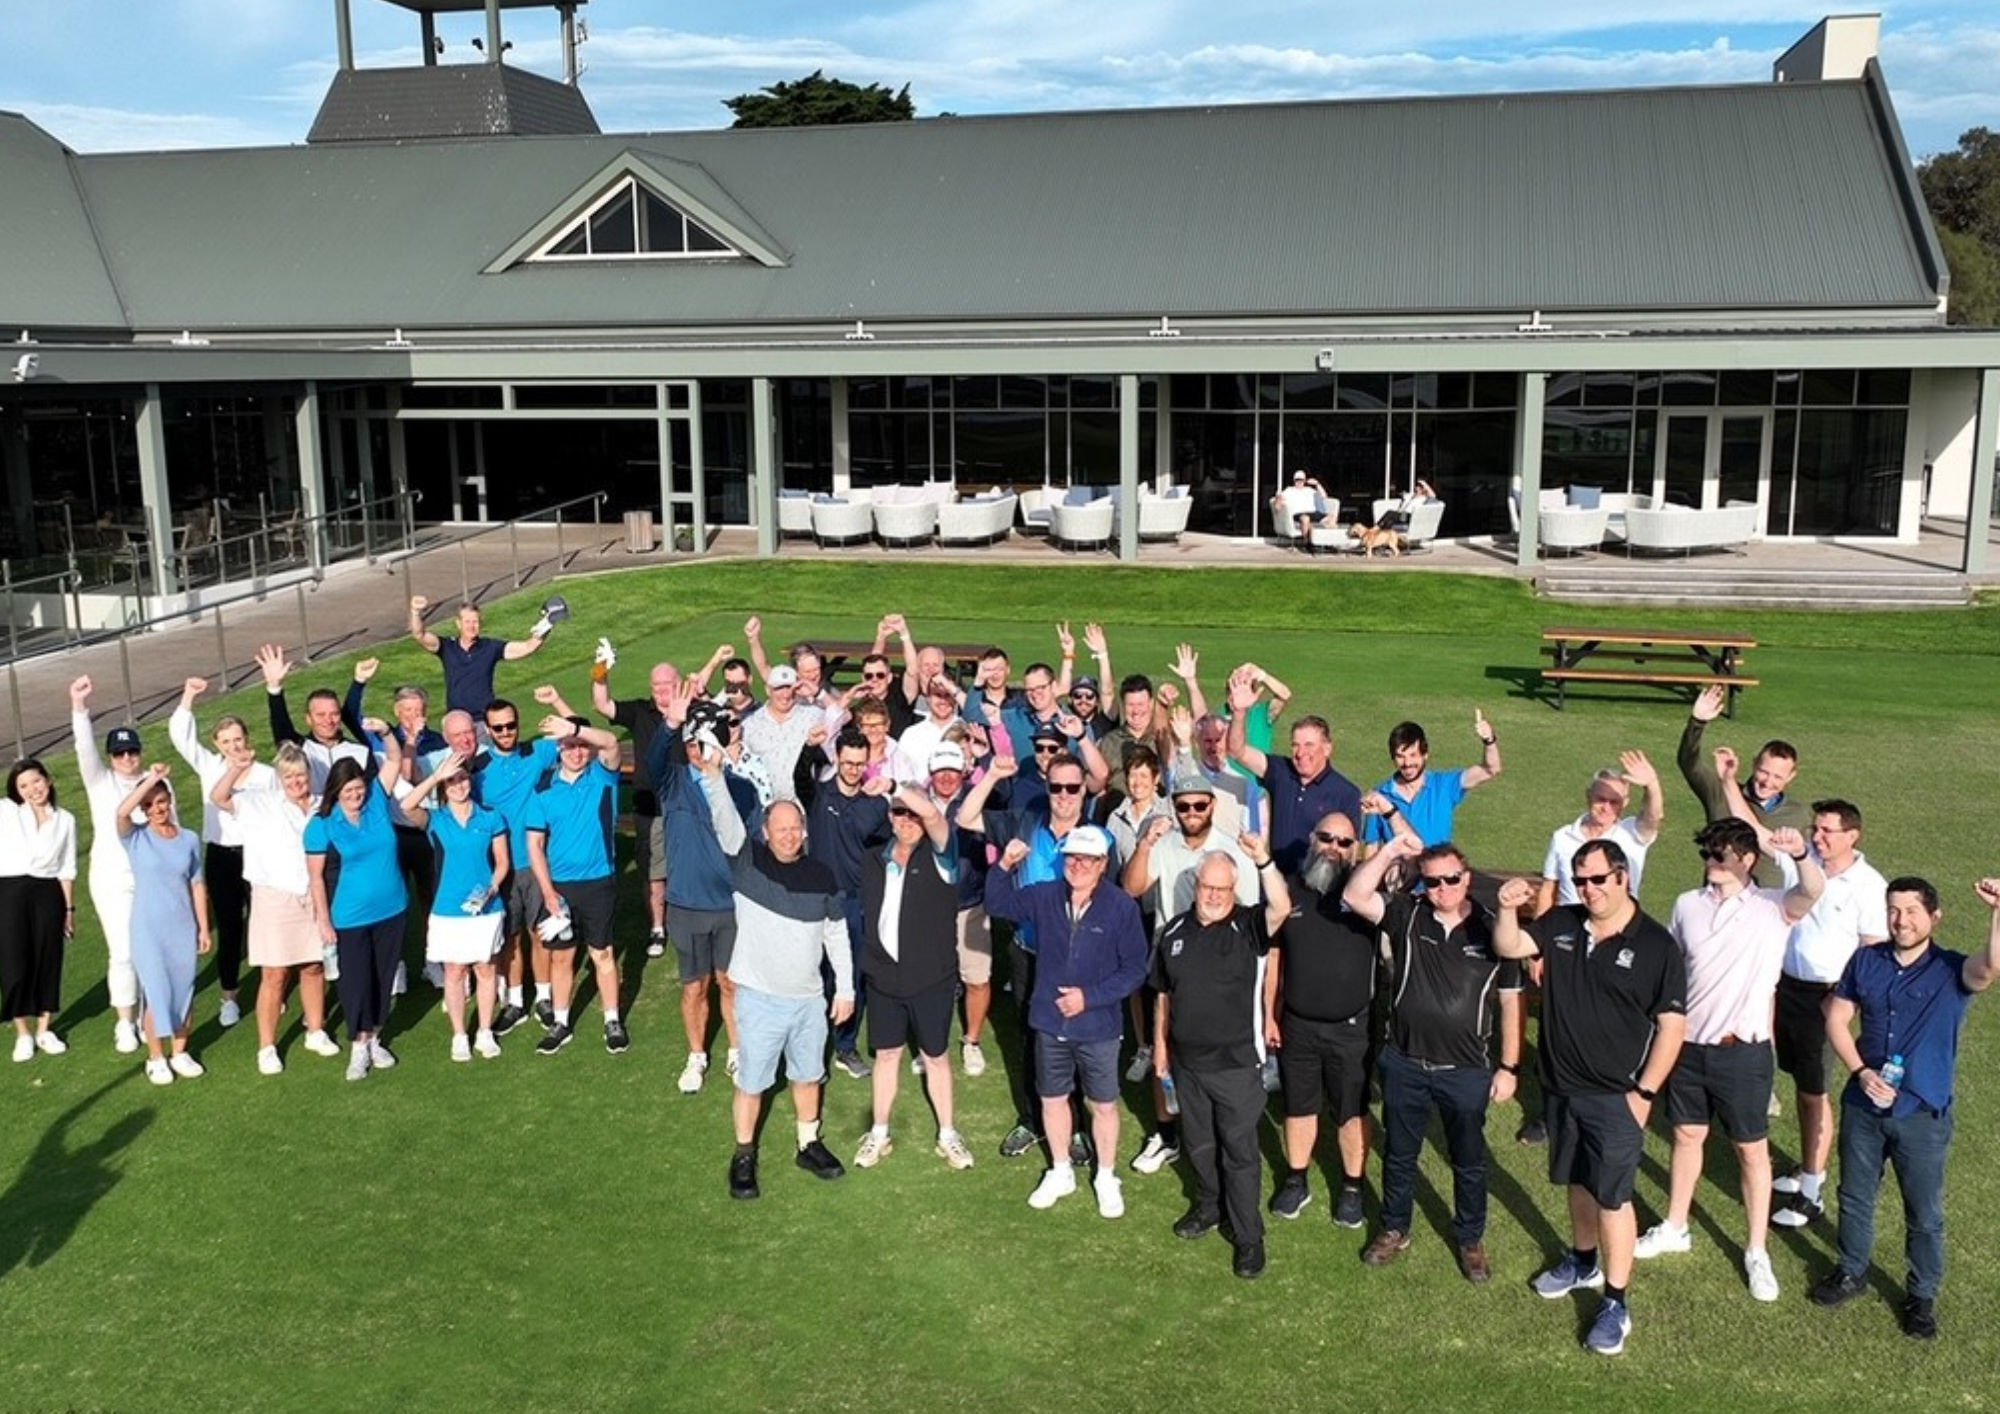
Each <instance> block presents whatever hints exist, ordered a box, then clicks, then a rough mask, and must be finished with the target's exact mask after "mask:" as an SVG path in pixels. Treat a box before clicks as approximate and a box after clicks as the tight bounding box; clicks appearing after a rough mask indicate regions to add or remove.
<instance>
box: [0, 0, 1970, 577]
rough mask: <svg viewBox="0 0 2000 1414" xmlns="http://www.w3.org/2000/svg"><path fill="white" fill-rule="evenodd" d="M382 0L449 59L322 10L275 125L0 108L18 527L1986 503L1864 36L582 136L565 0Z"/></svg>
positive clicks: (770, 539)
mask: <svg viewBox="0 0 2000 1414" xmlns="http://www.w3.org/2000/svg"><path fill="white" fill-rule="evenodd" d="M388 3H396V4H399V5H401V6H402V7H403V8H405V9H408V10H410V11H412V12H413V15H414V17H415V19H416V20H417V21H418V22H419V23H420V24H421V26H422V27H423V33H424V36H425V39H426V41H427V42H426V43H425V45H424V54H425V57H426V59H427V60H431V61H433V62H427V63H425V64H423V65H421V66H416V67H410V68H396V69H366V68H361V67H358V66H356V65H355V63H354V60H353V55H352V44H351V41H350V40H349V38H348V34H347V24H346V5H345V0H342V3H341V4H339V5H338V6H337V10H338V12H339V17H340V27H341V36H340V37H341V67H340V72H339V73H338V75H337V76H336V78H335V81H334V83H333V86H332V88H331V90H330V91H329V93H328V96H327V99H326V101H325V104H324V105H323V107H322V110H321V112H320V114H319V117H318V119H317V120H316V122H315V124H314V126H313V129H312V132H311V134H310V136H309V137H308V139H307V140H306V141H305V142H304V143H302V144H299V145H293V146H286V147H273V148H256V149H242V150H210V151H188V152H137V153H108V154H93V155H81V154H78V153H75V152H73V151H71V150H69V149H68V148H66V147H65V146H64V145H63V144H62V142H61V140H60V135H59V134H58V135H52V134H50V133H47V132H45V131H43V130H42V129H41V128H39V127H37V126H36V125H35V124H33V123H32V122H30V121H28V120H27V119H26V118H23V117H21V116H19V115H15V114H0V191H3V192H5V193H6V194H7V195H6V199H5V200H4V201H0V343H4V344H5V345H6V347H5V350H4V353H0V365H4V366H0V447H4V461H5V477H6V492H7V494H6V506H7V511H6V513H5V515H4V516H0V555H5V556H32V555H37V554H42V555H47V554H51V553H55V552H56V549H57V548H58V547H59V544H60V541H61V539H62V537H64V536H69V537H72V538H74V537H75V536H77V535H78V534H80V533H83V532H84V530H85V528H88V527H107V526H121V525H122V526H131V527H134V528H135V531H136V533H137V534H138V537H139V542H138V543H142V544H143V545H144V547H145V549H144V551H143V554H144V555H145V556H146V557H147V558H148V559H149V561H150V572H151V576H152V580H153V583H154V585H155V587H156V589H157V591H158V592H161V593H167V592H171V591H172V590H173V589H174V588H175V578H176V573H177V571H176V563H175V558H174V555H173V553H172V547H173V545H174V544H175V542H176V537H177V536H180V537H181V538H183V539H184V538H185V536H184V531H185V528H186V523H187V520H188V517H189V516H191V515H193V514H196V513H197V512H199V513H201V514H204V515H206V514H208V512H209V508H211V507H214V508H218V510H219V513H221V514H223V515H229V514H238V515H241V514H246V513H248V512H250V511H253V510H254V511H255V512H256V513H257V514H258V515H259V516H261V517H262V518H264V520H265V521H266V522H267V523H268V522H269V521H271V520H272V519H273V518H280V519H282V518H287V517H289V518H293V519H294V520H297V521H301V522H303V523H307V524H310V523H312V522H313V518H314V517H319V516H323V515H326V514H328V513H330V512H333V511H336V510H337V509H338V508H340V507H342V506H353V505H361V504H367V503H380V502H382V501H384V500H388V499H401V500H404V501H406V502H407V499H408V498H409V497H410V495H411V494H412V493H414V494H416V495H417V496H418V497H420V499H418V500H417V501H416V507H417V509H416V515H417V516H418V517H420V518H421V519H423V520H426V521H498V520H505V519H508V518H510V517H515V516H520V515H525V514H528V513H530V512H533V511H535V510H536V509H537V508H540V507H544V506H547V505H550V504H552V503H556V502H559V501H562V500H564V499H565V498H567V497H572V496H576V495H579V494H582V493H585V492H590V491H602V492H604V493H606V496H607V498H608V499H607V501H606V503H605V509H606V510H607V511H608V512H609V513H612V514H616V513H619V512H624V511H634V510H644V511H650V512H652V513H653V515H654V516H655V517H657V518H658V519H659V520H661V521H663V522H664V523H665V526H666V527H667V529H668V530H669V532H671V530H672V529H673V528H675V527H678V526H692V527H695V528H696V529H697V531H698V533H702V532H706V531H707V530H709V529H711V528H713V527H716V526H719V525H751V526H755V527H756V529H757V531H758V543H759V545H760V547H761V548H762V549H763V550H764V551H765V552H766V553H777V551H778V548H779V535H778V514H777V511H778V502H779V497H780V492H781V491H793V492H796V491H801V490H803V491H808V492H814V493H840V492H844V491H847V490H849V489H850V488H860V487H874V486H884V485H891V484H900V485H911V484H917V483H931V484H935V483H950V484H951V485H952V486H953V487H954V488H956V490H957V491H958V492H960V493H961V494H969V493H973V492H976V491H984V490H988V489H991V488H995V487H1005V488H1013V489H1025V488H1043V487H1047V488H1053V489H1055V490H1056V491H1061V490H1063V489H1065V488H1071V487H1077V486H1095V487H1112V486H1120V487H1122V488H1123V492H1122V494H1124V495H1125V496H1127V497H1130V496H1132V495H1134V494H1136V491H1137V489H1138V488H1140V487H1150V488H1154V489H1156V490H1159V491H1166V490H1168V489H1169V488H1173V487H1182V488H1185V491H1184V492H1182V493H1181V494H1185V495H1186V496H1188V497H1190V498H1191V499H1192V502H1193V504H1192V507H1191V519H1190V521H1189V527H1188V528H1189V529H1190V530H1191V531H1196V532H1209V533H1214V534H1220V535H1225V536H1241V537H1253V538H1254V537H1262V536H1265V535H1268V534H1270V533H1271V529H1272V527H1271V524H1270V521H1271V516H1272V511H1271V506H1270V501H1271V497H1272V496H1273V494H1274V493H1275V492H1276V491H1278V490H1279V489H1280V488H1281V487H1283V486H1284V485H1286V484H1288V483H1289V481H1290V478H1291V476H1292V474H1293V473H1294V472H1295V471H1298V470H1303V471H1306V472H1308V473H1310V474H1311V475H1312V476H1314V477H1316V478H1317V479H1318V480H1319V481H1320V482H1321V483H1322V484H1323V485H1324V486H1325V488H1326V490H1327V491H1328V493H1330V494H1332V495H1337V496H1338V497H1339V498H1340V500H1341V502H1342V504H1343V505H1344V506H1348V507H1365V506H1367V505H1368V504H1369V502H1370V501H1371V500H1373V499H1375V498H1378V497H1382V496H1389V495H1397V494H1401V493H1402V492H1403V491H1405V490H1406V489H1407V488H1409V487H1410V486H1411V485H1412V484H1413V483H1414V482H1415V481H1416V480H1418V479H1422V480H1425V481H1428V482H1429V483H1430V484H1431V485H1432V486H1433V487H1435V488H1436V490H1437V493H1438V495H1439V497H1440V498H1441V499H1442V500H1443V501H1444V502H1445V513H1444V519H1443V524H1442V528H1441V533H1442V535H1443V536H1445V537H1447V538H1457V537H1477V536H1490V535H1500V536H1505V535H1507V534H1509V533H1510V532H1511V531H1512V529H1513V527H1514V521H1515V519H1516V517H1515V515H1514V514H1511V513H1510V512H1511V511H1512V509H1513V508H1515V507H1519V506H1523V505H1525V506H1529V507H1533V506H1535V505H1537V504H1538V503H1539V502H1540V499H1541V495H1542V493H1543V491H1544V490H1545V489H1552V488H1564V489H1567V488H1598V489H1600V490H1605V491H1611V492H1614V493H1625V494H1630V495H1644V496H1651V497H1653V498H1654V499H1655V501H1656V502H1665V503H1673V504H1679V505H1685V506H1688V507H1708V508H1715V507H1722V506H1725V505H1727V504H1729V503H1732V502H1733V503H1739V504H1740V503H1746V502H1747V503H1751V504H1753V505H1754V506H1755V508H1756V509H1755V517H1756V524H1757V526H1758V534H1759V536H1760V538H1763V539H1768V540H1772V541H1783V540H1831V539H1842V540H1847V539H1871V540H1875V541H1884V542H1896V541H1902V542H1909V541H1913V540H1914V539H1915V538H1916V535H1917V531H1918V525H1919V522H1920V519H1921V518H1922V517H1924V516H1925V515H1932V516H1937V517H1943V518H1948V519H1959V518H1963V519H1964V520H1965V521H1966V522H1967V523H1968V524H1970V525H1973V526H1975V527H1983V526H1984V525H1985V524H1986V522H1987V519H1988V515H1989V512H1990V509H1991V495H1992V480H1993V476H1992V470H1993V466H1994V454H1995V432H1996V423H2000V333H1996V332H1993V331H1977V330H1964V329H1957V328H1947V327H1946V325H1945V318H1944V308H1945V298H1946V294H1947V287H1948V275H1947V272H1946V268H1945V264H1944V260H1943V257H1942V255H1941V254H1940V250H1939V245H1938V240H1937V237H1936V234H1935V232H1934V230H1933V228H1932V225H1931V222H1930V219H1929V217H1928V216H1927V214H1926V212H1925V208H1924V201H1923V197H1922V194H1921V192H1920V190H1919V188H1918V184H1917V179H1916V175H1915V172H1914V171H1913V168H1912V162H1911V158H1910V154H1909V153H1908V151H1907V150H1906V148H1905V144H1904V141H1903V137H1902V134H1901V130H1900V128H1899V126H1898V123H1897V120H1896V116H1895V112H1894V109H1893V107H1892V106H1891V103H1890V96H1889V92H1888V89H1887V87H1886V85H1885V83H1884V80H1883V76H1882V73H1881V70H1880V68H1879V66H1878V64H1877V62H1876V59H1875V52H1874V51H1875V38H1876V34H1877V21H1876V19H1875V17H1873V16H1848V17H1840V18H1835V19H1829V20H1826V21H1824V22H1823V23H1821V24H1820V25H1818V26H1816V27H1815V28H1814V29H1813V30H1812V32H1811V33H1810V34H1808V35H1807V36H1806V37H1805V38H1804V39H1802V40H1801V41H1800V42H1799V44H1798V45H1797V46H1795V47H1794V48H1793V49H1792V50H1791V51H1790V52H1788V53H1787V54H1786V55H1785V57H1784V58H1783V59H1781V60H1780V61H1779V63H1778V65H1777V66H1776V72H1775V74H1774V76H1773V81H1772V82H1769V83H1756V84H1744V85H1734V86H1711V87H1658V88H1633V89H1623V90H1617V91H1603V92H1564V93H1524V94H1490V95H1481V96H1474V97H1452V98H1424V99H1389V100H1367V101H1352V102H1345V101H1344V102H1324V103H1284V104H1270V105H1241V106H1223V107H1207V108H1181V109H1141V110H1131V111H1113V112H1088V113H1046V114H1024V115H1018V116H1005V117H980V118H957V117H940V118H929V119H922V120H918V121H914V122H906V123H887V124H875V125H865V126H853V127H826V128H799V129H768V130H727V131H724V130H716V131H698V132H678V133H622V134H607V133H602V132H600V131H598V129H597V124H596V121H595V119H594V117H593V115H592V114H591V111H590V108H589V105H588V103H587V101H586V99H585V97H584V94H583V92H582V91H581V89H580V88H579V87H578V86H577V85H576V83H575V82H574V81H564V80H557V79H553V78H548V77H544V76H541V75H538V74H534V73H531V72H528V71H526V70H523V69H519V68H516V67H514V66H512V65H509V64H506V63H503V62H501V60H502V57H503V55H504V50H505V44H504V42H503V41H502V38H501V20H502V18H503V12H507V11H514V10H518V9H525V8H544V9H546V8H554V9H555V10H557V11H558V13H559V15H560V19H561V23H562V25H563V29H564V34H565V40H566V45H565V48H566V51H567V52H568V53H569V54H570V55H571V56H572V59H571V61H570V62H568V63H566V67H567V68H569V69H571V70H572V71H573V70H574V67H575V65H574V63H573V47H572V46H571V45H570V44H569V43H568V40H569V38H570V36H571V33H572V31H573V27H574V20H575V10H576V5H577V3H580V0H567V3H558V4H554V5H553V6H551V5H550V4H549V0H540V3H539V5H534V4H531V0H388ZM481 9H483V10H485V11H486V23H487V32H488V36H489V38H488V39H487V41H486V44H485V57H484V58H483V59H482V61H481V62H479V63H476V64H446V63H441V62H435V61H436V59H437V55H436V53H435V50H434V47H433V45H432V44H430V43H429V42H428V41H429V39H430V38H431V37H432V34H433V26H434V15H435V14H436V13H437V12H441V11H451V10H481ZM1128 503H1129V502H1128ZM1510 503H1511V505H1510ZM1519 521H1520V527H1519V528H1520V539H1519V547H1520V548H1519V551H1518V554H1519V556H1520V560H1521V563H1522V564H1523V565H1528V564H1531V563H1533V562H1534V560H1535V558H1536V556H1537V545H1536V533H1535V517H1534V516H1533V515H1524V516H1520V517H1519ZM1985 542H1986V537H1985V536H1984V535H1983V534H1976V535H1971V536H1968V537H1967V543H1966V549H1965V561H1966V564H1965V567H1966V568H1967V569H1968V570H1976V569H1983V568H1985V565H1984V556H1985V554H1986V544H1985ZM666 543H668V544H671V543H672V537H671V534H669V536H668V537H667V542H666ZM1121 552H1122V553H1124V554H1127V555H1131V554H1134V553H1138V551H1137V549H1136V546H1135V545H1134V544H1133V542H1132V541H1131V540H1129V539H1128V540H1126V541H1125V542H1124V543H1123V545H1122V546H1121Z"/></svg>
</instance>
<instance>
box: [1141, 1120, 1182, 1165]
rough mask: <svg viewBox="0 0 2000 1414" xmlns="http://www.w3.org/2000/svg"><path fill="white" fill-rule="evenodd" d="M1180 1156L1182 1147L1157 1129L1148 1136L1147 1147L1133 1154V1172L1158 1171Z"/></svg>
mask: <svg viewBox="0 0 2000 1414" xmlns="http://www.w3.org/2000/svg"><path fill="white" fill-rule="evenodd" d="M1180 1156H1181V1151H1180V1149H1179V1148H1177V1147H1176V1146H1175V1145H1172V1144H1169V1143H1168V1142H1167V1140H1166V1136H1165V1135H1163V1134H1161V1133H1159V1131H1157V1130H1155V1131H1154V1132H1153V1133H1151V1134H1148V1135H1147V1136H1146V1147H1145V1148H1143V1149H1141V1150H1140V1151H1139V1152H1138V1153H1136V1154H1134V1155H1133V1156H1132V1172H1134V1173H1158V1172H1159V1171H1160V1170H1161V1169H1163V1168H1165V1167H1166V1166H1167V1165H1168V1164H1170V1163H1172V1162H1173V1161H1174V1160H1175V1159H1178V1158H1179V1157H1180Z"/></svg>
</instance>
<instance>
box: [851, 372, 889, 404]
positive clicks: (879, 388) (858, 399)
mask: <svg viewBox="0 0 2000 1414" xmlns="http://www.w3.org/2000/svg"><path fill="white" fill-rule="evenodd" d="M847 405H848V407H850V408H885V407H887V406H889V384H888V381H887V380H886V379H882V378H850V379H848V380H847Z"/></svg>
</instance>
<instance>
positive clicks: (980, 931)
mask: <svg viewBox="0 0 2000 1414" xmlns="http://www.w3.org/2000/svg"><path fill="white" fill-rule="evenodd" d="M958 980H959V981H961V982H963V983H964V984H965V985H966V986H968V987H984V986H986V985H987V984H989V983H990V982H992V980H993V923H992V920H990V919H989V918H987V916H986V910H985V909H984V908H983V907H981V906H980V905H978V904H976V903H975V904H974V905H972V907H970V908H961V909H960V910H959V911H958Z"/></svg>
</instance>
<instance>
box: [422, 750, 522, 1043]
mask: <svg viewBox="0 0 2000 1414" xmlns="http://www.w3.org/2000/svg"><path fill="white" fill-rule="evenodd" d="M433 791H438V792H439V793H441V794H442V795H443V797H444V803H443V804H442V805H438V806H433V807H430V808H428V809H425V808H422V802H423V801H424V800H426V799H428V798H429V797H430V795H431V793H432V792H433ZM403 814H404V815H405V816H406V817H408V819H409V820H410V822H411V823H412V824H418V825H424V826H425V827H426V828H428V829H429V831H430V837H431V847H432V848H433V849H434V850H435V851H436V852H437V869H436V874H437V881H438V885H437V891H436V892H435V893H434V894H432V896H431V916H430V920H429V922H428V924H427V926H426V930H425V933H424V961H425V962H427V963H430V962H436V963H442V964H443V965H444V1011H445V1015H446V1016H447V1017H448V1018H450V1020H451V1058H452V1059H453V1060H455V1061H469V1060H471V1059H472V1053H473V1051H474V1050H475V1049H476V1050H478V1052H479V1054H480V1055H481V1056H482V1057H483V1058H485V1059H486V1060H492V1059H493V1058H494V1057H495V1056H498V1055H499V1054H500V1043H499V1042H498V1041H496V1040H494V1039H493V957H494V954H496V953H498V952H499V951H500V928H501V925H502V924H503V923H504V922H505V921H506V916H507V909H506V899H505V898H504V896H503V895H502V893H501V890H502V888H503V887H504V886H505V884H506V882H507V875H508V873H509V872H510V870H511V869H512V867H513V866H512V862H511V856H510V854H509V853H508V849H507V822H506V821H505V820H503V819H501V818H500V816H499V814H498V813H497V812H495V811H492V810H488V809H486V808H485V807H484V806H482V805H480V804H479V803H478V802H477V801H475V800H474V799H473V798H472V774H471V773H470V772H469V771H467V770H466V769H465V758H464V757H463V756H460V755H459V754H458V753H457V752H455V751H454V752H452V753H451V754H450V755H449V756H447V757H446V758H445V759H444V760H443V762H441V763H440V764H439V766H438V768H437V770H436V771H434V772H432V773H431V775H430V776H429V777H428V778H427V779H425V780H424V781H423V782H422V783H421V784H419V785H418V786H417V788H416V789H415V790H414V791H412V792H411V793H410V795H409V797H408V798H407V799H405V800H404V801H403ZM468 967H470V968H471V969H472V972H473V976H474V977H475V978H476V979H477V980H476V990H477V992H478V1001H479V1036H478V1039H477V1040H476V1041H475V1040H469V1039H468V1038H467V1037H466V1034H465V970H466V968H468Z"/></svg>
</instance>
